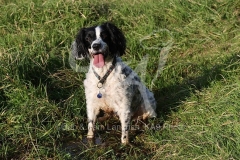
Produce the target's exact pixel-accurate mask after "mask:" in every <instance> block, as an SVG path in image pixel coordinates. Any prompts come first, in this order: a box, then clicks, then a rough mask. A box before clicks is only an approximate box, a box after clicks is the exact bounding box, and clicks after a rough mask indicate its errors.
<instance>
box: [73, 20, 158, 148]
mask: <svg viewBox="0 0 240 160" xmlns="http://www.w3.org/2000/svg"><path fill="white" fill-rule="evenodd" d="M103 25H108V23H107V24H103ZM103 25H102V26H103ZM102 26H98V27H97V28H98V29H97V32H100V31H101V30H99V28H105V27H102ZM110 26H112V24H110ZM113 27H115V26H113ZM110 28H111V27H110ZM115 30H116V29H115ZM99 34H100V33H99ZM115 36H116V35H115ZM96 37H99V36H98V35H97V36H96ZM77 38H79V37H77ZM98 40H99V41H101V40H102V39H101V37H100V39H98ZM124 40H125V39H124ZM124 40H123V41H124ZM78 43H79V42H77V41H75V42H74V43H73V49H72V51H73V52H76V51H78V50H79V49H78V48H77V45H79V44H78ZM123 43H125V42H122V44H123ZM106 44H107V48H106V45H105V46H104V47H105V55H106V57H105V65H104V66H103V67H102V68H97V67H95V66H94V65H93V58H92V57H91V53H88V57H89V59H90V67H89V71H88V73H87V74H86V79H85V80H84V87H85V95H86V101H87V116H88V135H87V137H88V138H93V137H94V128H95V126H94V125H95V122H96V118H97V115H98V114H99V112H100V109H101V110H104V111H105V112H108V113H115V114H117V116H118V117H119V119H120V122H121V126H122V137H121V141H122V143H123V144H127V143H129V140H128V130H129V124H130V121H131V119H133V118H141V119H146V118H147V117H156V113H155V109H156V101H155V98H154V95H153V93H152V92H150V91H149V90H148V89H147V88H146V87H145V85H144V84H143V83H141V81H140V78H139V77H138V75H137V74H136V73H135V72H134V71H133V70H132V69H131V68H130V67H129V66H127V65H126V64H125V63H123V62H122V60H121V58H120V57H118V55H119V53H111V52H110V51H111V47H112V46H111V45H109V44H108V43H106ZM91 50H92V48H91V49H88V51H89V52H91ZM124 50H125V48H124ZM77 54H78V56H79V57H82V56H84V54H86V53H84V54H83V55H79V53H73V55H77ZM86 55H87V54H86ZM114 56H116V57H117V61H116V65H115V68H114V70H113V71H112V72H111V74H110V75H109V76H108V77H107V79H106V81H105V83H104V84H103V87H102V88H101V89H100V90H99V88H98V87H97V83H98V82H99V80H98V79H97V78H96V76H95V75H94V73H93V69H92V68H94V70H95V71H96V72H97V74H98V75H99V76H100V77H103V76H104V75H105V73H106V72H107V70H108V69H109V68H110V66H111V65H112V61H113V57H114ZM99 91H100V92H101V93H102V98H97V94H98V93H99Z"/></svg>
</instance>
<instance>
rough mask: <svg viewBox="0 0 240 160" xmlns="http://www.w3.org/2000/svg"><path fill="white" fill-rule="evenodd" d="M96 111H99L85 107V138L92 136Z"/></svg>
mask: <svg viewBox="0 0 240 160" xmlns="http://www.w3.org/2000/svg"><path fill="white" fill-rule="evenodd" d="M98 112H99V111H98V110H97V109H96V108H92V107H87V116H88V133H87V138H94V131H95V123H96V117H97V114H98Z"/></svg>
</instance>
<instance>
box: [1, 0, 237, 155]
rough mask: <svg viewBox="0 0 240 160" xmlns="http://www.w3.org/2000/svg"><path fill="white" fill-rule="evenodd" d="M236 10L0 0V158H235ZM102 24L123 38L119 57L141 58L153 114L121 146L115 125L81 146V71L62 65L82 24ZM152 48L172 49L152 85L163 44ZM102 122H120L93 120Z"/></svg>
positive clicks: (134, 62) (184, 4)
mask: <svg viewBox="0 0 240 160" xmlns="http://www.w3.org/2000/svg"><path fill="white" fill-rule="evenodd" d="M239 6H240V2H239V1H235V0H226V1H222V0H219V1H214V0H210V1H200V0H198V1H193V0H186V1H174V0H169V1H168V0H162V1H153V0H147V1H143V0H141V1H127V0H121V1H115V0H111V1H107V0H103V1H70V0H68V1H63V0H52V1H47V2H44V1H40V0H35V1H30V0H26V1H23V0H19V1H14V0H12V1H9V0H2V1H0V9H1V13H0V37H1V38H0V46H1V47H0V62H1V63H0V159H90V158H91V159H131V160H132V159H204V160H205V159H238V158H239V157H240V139H239V137H240V100H239V99H240V41H239V39H240V7H239ZM105 21H111V22H113V23H115V24H116V25H117V26H118V27H120V28H121V29H122V30H123V32H124V34H125V35H126V38H127V54H126V55H125V56H123V57H122V58H123V60H124V61H127V62H128V63H129V65H130V66H131V67H132V68H137V67H139V65H138V64H139V62H140V61H141V60H144V58H143V57H144V56H145V55H148V63H147V72H146V76H145V84H146V85H147V86H148V87H149V88H150V89H151V90H152V91H153V92H154V94H155V97H156V99H157V102H158V106H157V113H158V117H157V118H156V119H154V120H152V121H150V122H149V124H148V127H149V128H147V127H145V129H143V130H137V131H132V132H131V134H130V140H131V144H130V145H128V146H122V145H121V144H120V133H119V131H101V130H100V131H98V137H99V136H100V138H101V140H102V141H103V142H104V143H101V144H99V143H98V144H97V145H94V144H88V143H85V141H84V140H85V136H86V133H87V132H86V130H83V127H85V128H86V109H85V108H86V104H85V96H84V88H83V83H82V82H83V79H84V77H85V74H84V73H83V72H80V73H79V72H75V71H74V70H72V69H71V67H70V64H69V53H70V46H71V42H72V41H73V40H74V37H75V35H76V33H77V32H78V30H79V28H81V27H83V26H91V25H96V24H100V23H102V22H105ZM153 33H156V34H155V35H153ZM146 37H148V39H146ZM141 40H143V41H141ZM169 46H170V47H169ZM149 47H161V48H163V49H166V48H167V47H169V50H168V51H169V52H165V53H168V54H167V59H166V63H163V66H164V68H163V69H162V71H161V73H160V75H159V76H158V77H157V80H155V81H154V83H152V80H153V79H154V77H155V75H156V71H157V69H158V64H159V53H160V50H157V49H156V48H152V49H150V48H149ZM160 58H162V59H163V55H161V57H160ZM145 60H146V59H145ZM160 62H163V60H161V61H160ZM86 64H87V62H80V65H82V66H85V65H86ZM109 124H118V121H116V120H110V121H108V122H106V123H103V124H100V125H105V126H107V125H109Z"/></svg>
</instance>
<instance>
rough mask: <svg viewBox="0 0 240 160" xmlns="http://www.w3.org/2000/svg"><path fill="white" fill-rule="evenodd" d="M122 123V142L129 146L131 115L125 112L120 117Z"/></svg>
mask: <svg viewBox="0 0 240 160" xmlns="http://www.w3.org/2000/svg"><path fill="white" fill-rule="evenodd" d="M119 118H120V121H121V126H122V137H121V142H122V144H128V143H129V137H128V132H129V129H130V126H129V124H130V120H131V117H130V113H128V112H125V113H122V114H120V115H119Z"/></svg>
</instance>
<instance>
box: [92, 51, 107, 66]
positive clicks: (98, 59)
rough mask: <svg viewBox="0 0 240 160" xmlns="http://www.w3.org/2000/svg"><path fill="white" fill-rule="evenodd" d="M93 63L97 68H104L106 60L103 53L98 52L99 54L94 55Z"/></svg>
mask: <svg viewBox="0 0 240 160" xmlns="http://www.w3.org/2000/svg"><path fill="white" fill-rule="evenodd" d="M93 64H94V66H96V67H97V68H102V67H103V66H104V64H105V62H104V58H103V55H102V54H101V53H100V54H97V55H94V60H93Z"/></svg>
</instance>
